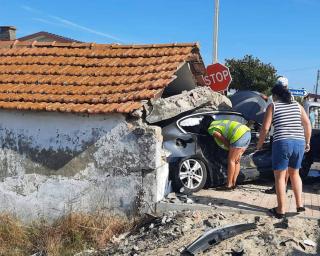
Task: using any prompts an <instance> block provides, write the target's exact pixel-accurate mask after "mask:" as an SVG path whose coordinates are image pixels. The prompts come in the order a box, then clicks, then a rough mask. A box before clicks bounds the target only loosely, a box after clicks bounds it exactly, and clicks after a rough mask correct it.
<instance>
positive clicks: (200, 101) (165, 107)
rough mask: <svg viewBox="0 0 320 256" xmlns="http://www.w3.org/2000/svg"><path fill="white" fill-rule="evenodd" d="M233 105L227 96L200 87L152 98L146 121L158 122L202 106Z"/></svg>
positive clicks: (224, 107)
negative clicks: (166, 96) (169, 95)
mask: <svg viewBox="0 0 320 256" xmlns="http://www.w3.org/2000/svg"><path fill="white" fill-rule="evenodd" d="M231 106H232V104H231V101H230V100H229V99H228V98H227V97H226V96H224V95H222V94H220V93H216V92H213V91H212V90H211V89H210V88H209V87H198V88H196V89H193V90H191V91H184V92H182V93H181V94H179V95H175V96H171V97H168V98H159V99H154V100H151V106H148V105H145V109H146V113H147V116H146V121H147V122H148V123H156V122H159V121H163V120H167V119H170V118H172V117H175V116H177V115H179V114H181V113H184V112H187V111H190V110H193V109H196V108H200V107H206V108H208V109H211V110H217V109H220V110H221V109H230V108H231Z"/></svg>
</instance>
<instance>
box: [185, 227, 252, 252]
mask: <svg viewBox="0 0 320 256" xmlns="http://www.w3.org/2000/svg"><path fill="white" fill-rule="evenodd" d="M255 228H257V225H256V223H247V224H237V225H230V226H225V227H222V228H216V229H212V230H209V231H207V232H205V233H204V234H203V235H202V236H200V237H199V238H197V239H196V240H195V241H194V242H193V243H192V244H190V245H189V246H188V247H187V248H186V249H185V250H184V252H183V253H187V255H194V254H196V253H198V252H200V251H205V250H207V249H208V248H210V247H211V246H213V245H216V244H218V243H220V242H221V241H223V240H225V239H228V238H230V237H233V236H236V235H238V234H241V233H243V232H245V231H247V230H251V229H255Z"/></svg>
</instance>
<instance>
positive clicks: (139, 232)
mask: <svg viewBox="0 0 320 256" xmlns="http://www.w3.org/2000/svg"><path fill="white" fill-rule="evenodd" d="M235 221H237V222H243V223H247V222H250V223H251V224H252V225H253V224H254V223H253V222H255V223H256V224H255V226H256V228H254V229H251V230H248V231H247V232H245V233H243V234H238V235H236V236H233V237H230V238H228V239H226V240H222V241H221V240H220V243H216V244H215V246H211V245H209V247H210V248H209V249H208V250H206V251H204V252H201V253H200V255H202V256H211V255H215V256H225V255H234V256H239V255H259V256H269V255H296V254H294V253H295V252H297V251H299V252H302V251H303V253H304V254H306V255H317V253H319V252H318V251H317V247H312V246H307V245H304V244H303V241H304V240H305V239H309V240H311V241H317V239H319V237H320V229H319V227H318V221H317V220H311V219H310V220H308V219H303V218H297V217H292V218H289V222H290V223H289V225H288V228H286V229H283V228H275V227H274V224H276V223H278V222H279V220H276V219H274V218H270V217H268V216H256V215H251V214H239V213H232V212H221V210H216V209H211V208H210V209H209V210H206V211H200V210H197V211H181V212H177V211H171V212H166V213H164V214H163V215H160V216H155V215H146V217H145V220H144V221H143V223H142V224H141V225H137V226H136V227H135V228H134V230H133V231H130V233H129V234H125V235H124V236H123V237H121V236H118V238H119V239H118V240H117V239H116V240H114V241H113V242H112V243H110V244H109V246H108V247H107V248H106V249H105V250H103V251H101V252H100V251H99V253H96V254H92V255H90V256H107V255H114V256H127V255H136V256H149V255H159V256H181V253H182V252H185V253H188V252H187V251H186V245H188V244H192V243H193V241H194V239H195V238H196V237H201V236H203V233H204V232H206V231H208V230H212V229H216V230H219V229H223V228H224V227H226V226H228V225H230V223H233V222H235ZM291 223H292V224H291ZM290 224H291V225H290ZM127 232H128V231H127ZM120 238H121V239H120ZM219 239H220V238H219ZM213 244H214V242H212V245H213ZM207 245H208V244H207ZM135 246H136V247H135ZM189 255H192V254H190V253H189Z"/></svg>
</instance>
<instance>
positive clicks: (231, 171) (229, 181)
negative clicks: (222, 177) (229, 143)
mask: <svg viewBox="0 0 320 256" xmlns="http://www.w3.org/2000/svg"><path fill="white" fill-rule="evenodd" d="M233 155H234V153H233V148H231V147H230V149H229V154H228V173H227V175H228V177H227V185H226V186H227V187H228V188H231V187H232V181H233V176H234V173H235V169H236V163H235V159H234V156H233Z"/></svg>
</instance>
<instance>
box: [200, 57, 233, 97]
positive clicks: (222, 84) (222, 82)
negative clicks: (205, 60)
mask: <svg viewBox="0 0 320 256" xmlns="http://www.w3.org/2000/svg"><path fill="white" fill-rule="evenodd" d="M203 81H204V83H205V84H206V85H208V86H210V87H211V89H212V90H213V91H215V92H221V91H225V90H227V89H228V87H229V85H230V83H231V81H232V78H231V75H230V72H229V68H227V67H226V66H224V65H222V64H220V63H215V64H212V65H209V66H208V67H207V75H206V76H203Z"/></svg>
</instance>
